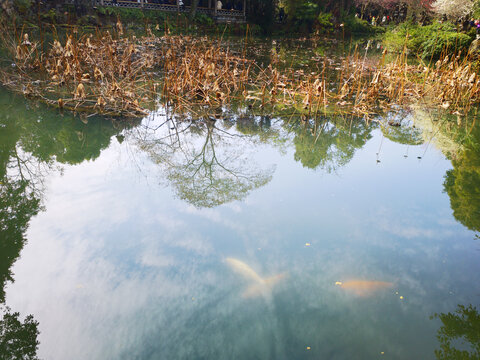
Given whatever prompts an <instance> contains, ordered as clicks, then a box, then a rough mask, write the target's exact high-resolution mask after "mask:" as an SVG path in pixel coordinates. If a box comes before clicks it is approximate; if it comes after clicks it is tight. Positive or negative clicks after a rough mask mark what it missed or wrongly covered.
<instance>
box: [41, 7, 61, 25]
mask: <svg viewBox="0 0 480 360" xmlns="http://www.w3.org/2000/svg"><path fill="white" fill-rule="evenodd" d="M40 17H41V18H42V20H43V21H45V22H49V23H51V24H56V23H57V12H56V11H55V9H50V10H49V11H47V12H45V13H42V14H41V15H40Z"/></svg>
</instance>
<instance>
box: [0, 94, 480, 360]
mask: <svg viewBox="0 0 480 360" xmlns="http://www.w3.org/2000/svg"><path fill="white" fill-rule="evenodd" d="M0 101H1V103H2V109H3V110H2V111H1V113H0V165H1V168H0V176H1V178H2V180H1V181H2V182H1V185H0V186H1V187H2V192H1V196H2V197H1V199H2V202H1V207H2V208H1V209H0V214H1V216H2V223H1V225H2V227H1V234H0V236H1V237H2V239H1V240H0V241H1V255H0V256H1V260H2V261H1V264H2V265H1V274H0V276H1V278H2V284H3V290H4V292H2V293H1V294H2V300H5V304H6V305H7V306H9V307H10V308H11V311H18V312H19V313H20V318H22V319H23V318H24V317H25V316H27V315H28V314H32V315H33V317H34V319H35V320H36V321H38V330H39V331H40V334H39V335H38V341H39V350H38V356H39V357H40V358H42V359H49V360H50V359H52V360H56V359H59V360H60V359H102V360H106V359H375V358H386V359H434V358H435V356H436V355H437V356H439V355H440V353H438V352H437V354H435V352H434V351H435V349H437V350H438V349H440V346H441V344H442V342H441V340H442V338H437V335H438V334H439V330H440V329H441V328H442V326H443V327H445V326H448V323H446V322H445V321H442V318H439V317H438V316H437V317H435V314H446V313H448V312H453V311H455V310H457V309H458V308H457V306H458V305H465V306H468V305H470V304H472V305H474V306H478V305H479V304H480V285H479V283H478V275H477V274H478V273H479V270H480V261H479V257H480V251H479V250H480V247H479V243H478V236H477V234H478V230H479V229H480V224H479V219H480V213H479V205H480V198H479V191H478V179H479V174H480V171H479V169H480V167H479V165H480V162H479V159H480V157H479V152H478V142H476V141H477V140H479V139H480V136H478V134H480V131H479V130H478V129H476V127H474V130H473V131H472V132H471V133H470V135H468V136H467V135H465V132H462V129H463V125H461V126H460V127H458V125H455V126H450V125H448V124H449V123H450V121H451V119H449V118H448V117H443V118H439V119H437V120H435V121H432V120H431V117H429V116H430V115H431V116H433V115H432V114H429V113H425V111H424V110H416V111H412V112H405V113H400V114H397V115H395V116H396V118H395V119H394V120H395V121H400V122H401V123H402V126H401V127H391V126H388V125H385V126H384V125H381V124H379V123H378V122H370V123H367V122H365V121H363V120H362V119H358V118H351V117H349V118H342V117H318V118H317V119H306V118H304V119H300V118H299V119H286V118H284V119H281V118H272V117H270V116H268V115H265V114H263V115H262V114H254V113H251V112H249V110H248V109H242V108H240V109H238V110H236V111H235V112H232V111H229V110H228V109H219V110H218V116H217V119H216V120H215V121H212V120H206V119H204V120H198V121H196V122H190V121H188V119H187V120H184V121H180V122H179V121H175V119H172V118H171V117H170V116H167V115H166V112H165V109H159V110H158V112H156V113H154V114H152V115H151V116H149V117H147V118H145V119H143V120H141V121H137V122H131V121H125V122H112V120H110V119H105V118H101V117H95V116H94V117H90V118H88V119H86V118H80V117H78V116H74V115H73V114H70V113H65V114H61V113H58V112H56V111H54V110H51V109H47V108H44V107H43V106H41V105H37V104H35V103H32V102H29V101H27V100H24V99H21V98H18V97H14V96H12V95H10V94H9V93H7V92H6V91H4V90H1V92H0ZM7 104H8V105H7ZM427 115H429V116H427ZM385 116H386V117H383V118H382V117H379V118H378V119H376V120H379V121H380V122H382V124H386V123H387V121H388V116H393V115H385ZM429 119H430V120H429ZM465 121H468V120H465ZM412 124H415V127H413V126H412ZM445 124H447V125H448V126H447V125H445ZM470 125H471V122H470V123H469V125H468V126H470ZM468 126H465V127H468ZM3 298H4V299H3ZM476 326H478V324H477V325H476ZM453 344H454V345H457V342H455V341H454V342H453ZM452 346H453V345H452ZM458 346H460V348H461V349H467V350H470V348H469V347H468V344H464V345H462V344H460V343H459V344H458ZM477 346H478V343H477Z"/></svg>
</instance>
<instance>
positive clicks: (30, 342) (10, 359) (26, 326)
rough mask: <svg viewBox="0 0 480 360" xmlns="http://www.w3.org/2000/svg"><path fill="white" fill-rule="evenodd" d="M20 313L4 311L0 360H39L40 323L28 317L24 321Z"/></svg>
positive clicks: (30, 316)
mask: <svg viewBox="0 0 480 360" xmlns="http://www.w3.org/2000/svg"><path fill="white" fill-rule="evenodd" d="M19 317H20V314H19V313H18V312H15V313H12V312H11V311H10V309H8V308H6V309H4V310H3V317H2V319H1V320H0V359H2V360H37V359H38V357H37V349H38V345H39V341H38V340H37V337H38V334H39V333H40V332H39V331H38V321H36V320H35V319H34V318H33V316H32V315H28V316H27V317H26V318H25V320H24V321H21V320H20V319H19Z"/></svg>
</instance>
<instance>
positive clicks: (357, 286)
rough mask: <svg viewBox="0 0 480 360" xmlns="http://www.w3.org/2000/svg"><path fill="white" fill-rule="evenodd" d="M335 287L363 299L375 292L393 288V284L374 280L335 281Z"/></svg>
mask: <svg viewBox="0 0 480 360" xmlns="http://www.w3.org/2000/svg"><path fill="white" fill-rule="evenodd" d="M335 285H338V286H340V287H341V288H342V289H345V290H346V291H349V292H352V293H353V294H355V295H357V296H362V297H364V296H370V295H372V294H373V293H374V292H376V291H379V290H382V289H388V288H391V287H392V286H393V283H391V282H387V281H375V280H373V281H372V280H349V281H346V282H339V281H337V282H336V283H335Z"/></svg>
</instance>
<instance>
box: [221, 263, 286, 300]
mask: <svg viewBox="0 0 480 360" xmlns="http://www.w3.org/2000/svg"><path fill="white" fill-rule="evenodd" d="M225 262H226V263H227V264H228V266H229V267H230V268H231V269H232V270H233V271H234V272H236V273H237V274H239V275H241V276H243V277H244V278H246V279H247V280H248V281H249V282H251V283H252V284H251V285H250V286H249V287H248V288H247V289H246V290H245V291H244V292H243V294H242V296H243V297H244V298H252V297H257V296H260V295H263V296H269V295H270V293H271V290H272V288H273V286H274V285H275V284H277V283H278V282H279V281H280V280H282V279H283V278H284V277H285V276H286V274H285V273H282V274H277V275H274V276H270V277H268V278H262V277H261V276H260V275H258V274H257V273H256V272H255V270H253V269H252V268H251V267H250V266H249V265H247V264H245V263H244V262H243V261H241V260H238V259H234V258H226V259H225Z"/></svg>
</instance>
